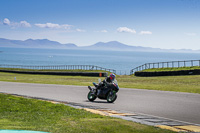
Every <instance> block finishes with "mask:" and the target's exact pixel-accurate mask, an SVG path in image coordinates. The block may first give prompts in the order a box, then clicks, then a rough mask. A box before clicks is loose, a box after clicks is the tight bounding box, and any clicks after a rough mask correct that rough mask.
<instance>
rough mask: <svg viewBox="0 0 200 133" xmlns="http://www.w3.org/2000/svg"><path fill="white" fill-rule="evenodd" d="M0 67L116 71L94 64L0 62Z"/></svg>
mask: <svg viewBox="0 0 200 133" xmlns="http://www.w3.org/2000/svg"><path fill="white" fill-rule="evenodd" d="M0 68H19V69H30V70H104V71H109V72H112V73H116V70H114V69H107V68H103V67H99V66H94V65H54V66H28V65H7V64H2V65H0Z"/></svg>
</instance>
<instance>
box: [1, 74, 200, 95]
mask: <svg viewBox="0 0 200 133" xmlns="http://www.w3.org/2000/svg"><path fill="white" fill-rule="evenodd" d="M14 77H16V80H15V79H14ZM99 78H100V77H86V76H55V75H31V74H13V73H4V72H0V81H8V82H24V83H41V84H61V85H79V86H88V85H91V86H92V82H98V79H99ZM100 79H101V80H103V79H104V77H101V78H100ZM116 79H117V81H118V84H119V87H120V88H138V89H150V90H163V91H176V92H189V93H199V94H200V82H199V81H200V75H190V76H159V77H136V76H128V75H123V76H121V75H117V76H116Z"/></svg>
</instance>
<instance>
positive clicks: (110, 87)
mask: <svg viewBox="0 0 200 133" xmlns="http://www.w3.org/2000/svg"><path fill="white" fill-rule="evenodd" d="M93 85H94V88H91V87H90V86H88V89H89V90H90V91H89V93H88V95H87V98H88V100H89V101H91V102H92V101H94V100H95V99H96V98H97V97H98V98H99V99H104V100H107V102H108V103H113V102H114V101H115V100H116V99H117V92H118V91H119V86H118V83H117V80H115V81H114V82H113V83H107V82H105V84H103V82H99V84H96V83H95V82H93ZM99 85H100V86H101V87H100V89H97V87H98V86H99Z"/></svg>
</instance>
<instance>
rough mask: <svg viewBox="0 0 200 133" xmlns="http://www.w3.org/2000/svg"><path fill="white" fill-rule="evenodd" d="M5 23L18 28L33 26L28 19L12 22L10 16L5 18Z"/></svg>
mask: <svg viewBox="0 0 200 133" xmlns="http://www.w3.org/2000/svg"><path fill="white" fill-rule="evenodd" d="M3 24H4V25H8V26H11V27H12V28H16V27H31V24H30V23H28V22H27V21H20V22H19V23H18V22H10V20H9V19H8V18H5V19H4V20H3Z"/></svg>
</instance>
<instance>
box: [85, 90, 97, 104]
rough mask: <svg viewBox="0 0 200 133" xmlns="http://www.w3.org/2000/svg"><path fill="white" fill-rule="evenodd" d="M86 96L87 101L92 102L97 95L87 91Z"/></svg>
mask: <svg viewBox="0 0 200 133" xmlns="http://www.w3.org/2000/svg"><path fill="white" fill-rule="evenodd" d="M87 98H88V100H89V101H91V102H92V101H94V100H95V99H96V98H97V96H96V95H95V94H94V93H93V92H91V91H90V92H89V93H88V96H87Z"/></svg>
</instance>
